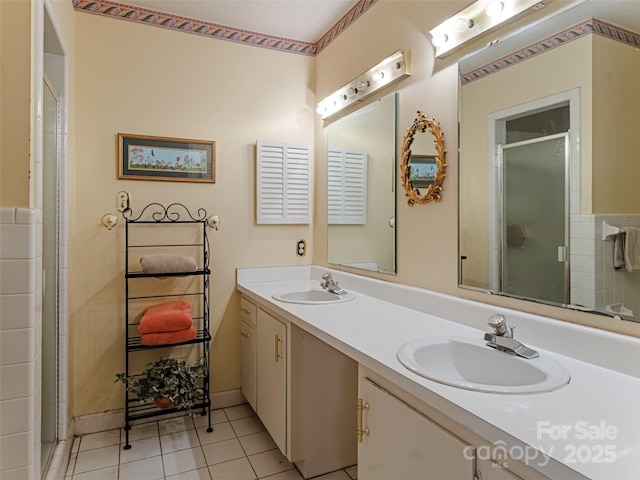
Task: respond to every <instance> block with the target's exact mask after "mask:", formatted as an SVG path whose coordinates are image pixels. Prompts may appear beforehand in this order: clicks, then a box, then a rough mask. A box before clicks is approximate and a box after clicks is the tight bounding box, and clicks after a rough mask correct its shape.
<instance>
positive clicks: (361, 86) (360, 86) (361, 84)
mask: <svg viewBox="0 0 640 480" xmlns="http://www.w3.org/2000/svg"><path fill="white" fill-rule="evenodd" d="M369 85H371V84H370V83H369V80H360V81H359V82H358V84H357V85H356V88H357V89H358V90H364V89H365V88H367V87H368V86H369Z"/></svg>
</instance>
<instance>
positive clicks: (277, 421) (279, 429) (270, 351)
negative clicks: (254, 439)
mask: <svg viewBox="0 0 640 480" xmlns="http://www.w3.org/2000/svg"><path fill="white" fill-rule="evenodd" d="M257 334H258V342H257V343H258V351H257V370H258V396H257V402H258V405H257V407H258V409H257V410H256V411H257V413H258V417H260V420H262V423H263V424H264V426H265V428H266V429H267V431H268V432H269V434H270V435H271V438H273V440H274V441H275V442H276V445H278V448H280V450H281V451H282V453H284V454H285V455H286V454H287V356H286V351H287V350H286V347H287V327H286V325H285V324H284V323H282V322H280V321H279V320H277V319H275V318H274V317H272V316H271V315H269V314H268V313H266V312H264V311H263V310H261V309H258V316H257Z"/></svg>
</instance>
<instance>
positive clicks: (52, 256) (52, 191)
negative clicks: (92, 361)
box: [41, 79, 60, 471]
mask: <svg viewBox="0 0 640 480" xmlns="http://www.w3.org/2000/svg"><path fill="white" fill-rule="evenodd" d="M59 100H60V98H59V97H58V95H57V94H56V93H55V92H54V91H53V89H52V87H51V86H50V85H49V83H48V82H47V80H46V79H45V81H44V82H43V182H42V183H43V185H42V188H43V197H42V200H43V201H42V203H43V206H42V270H43V277H44V278H43V282H42V399H41V402H42V407H41V414H42V417H41V441H42V452H41V467H42V471H44V468H45V466H46V465H47V462H48V461H49V458H50V456H51V452H52V451H53V447H54V445H55V444H56V442H57V440H58V429H57V426H58V418H57V417H58V415H57V413H58V156H59V148H58V146H59V138H60V135H59V125H60V121H59V119H60V103H59Z"/></svg>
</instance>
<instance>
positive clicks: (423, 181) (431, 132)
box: [400, 110, 447, 206]
mask: <svg viewBox="0 0 640 480" xmlns="http://www.w3.org/2000/svg"><path fill="white" fill-rule="evenodd" d="M400 170H401V172H402V185H403V186H404V189H405V192H406V196H407V197H408V200H407V203H408V204H409V206H413V205H414V204H416V203H429V202H431V201H432V200H434V201H436V202H439V201H440V200H441V197H442V195H441V194H442V182H443V181H444V177H445V176H446V171H447V163H446V158H445V149H444V135H443V133H442V130H441V129H440V124H439V123H438V122H436V121H435V120H433V119H432V118H428V117H427V116H426V115H425V114H424V113H422V112H421V111H420V110H418V116H417V117H416V118H415V120H414V121H413V123H412V124H411V126H410V127H409V129H408V130H407V133H406V134H405V136H404V141H403V142H402V163H401V164H400Z"/></svg>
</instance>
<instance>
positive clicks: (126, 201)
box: [116, 191, 131, 212]
mask: <svg viewBox="0 0 640 480" xmlns="http://www.w3.org/2000/svg"><path fill="white" fill-rule="evenodd" d="M128 208H131V194H130V193H129V192H124V191H122V192H118V193H116V209H117V210H118V211H119V212H124V211H125V210H126V209H128Z"/></svg>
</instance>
